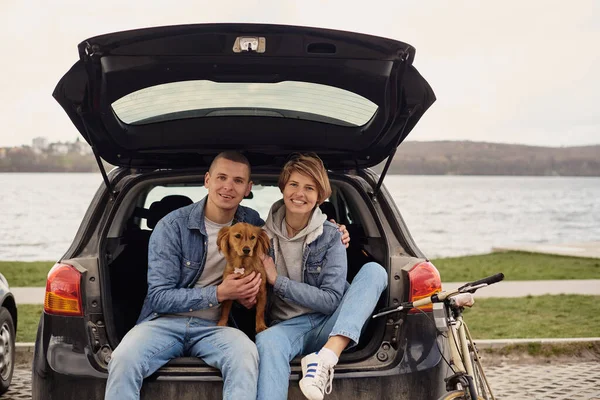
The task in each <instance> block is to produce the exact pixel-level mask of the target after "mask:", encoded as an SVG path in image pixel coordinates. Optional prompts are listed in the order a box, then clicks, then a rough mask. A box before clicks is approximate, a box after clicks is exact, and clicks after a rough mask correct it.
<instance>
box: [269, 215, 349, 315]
mask: <svg viewBox="0 0 600 400" xmlns="http://www.w3.org/2000/svg"><path fill="white" fill-rule="evenodd" d="M272 248H273V246H272V245H271V249H272ZM271 256H273V251H271ZM275 264H277V260H275ZM347 272H348V261H347V258H346V247H345V246H344V244H343V243H342V239H341V233H340V232H339V231H338V228H337V226H336V225H335V224H333V223H331V222H329V221H325V222H324V223H323V233H322V234H321V235H320V236H319V237H318V238H317V239H315V240H314V241H312V242H311V243H309V244H308V246H306V248H305V250H304V253H303V255H302V277H303V282H297V281H294V280H292V279H290V278H288V277H285V276H281V275H279V276H277V280H276V281H275V285H274V287H273V291H274V293H275V294H277V295H278V296H279V297H281V298H282V299H284V300H289V301H292V302H294V303H297V304H300V305H301V306H304V307H307V308H310V309H311V310H314V311H316V312H320V313H322V314H326V315H330V314H333V312H334V311H335V310H336V309H337V308H338V306H339V305H340V302H341V301H342V297H343V296H344V293H345V292H346V290H347V289H348V286H349V284H348V282H347V281H346V275H347Z"/></svg>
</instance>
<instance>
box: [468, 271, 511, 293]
mask: <svg viewBox="0 0 600 400" xmlns="http://www.w3.org/2000/svg"><path fill="white" fill-rule="evenodd" d="M503 279H504V274H503V273H502V272H500V273H498V274H495V275H491V276H488V277H487V278H483V279H479V280H477V281H474V282H470V283H466V284H464V285H462V286H461V287H459V288H458V290H461V289H464V288H466V287H473V286H477V285H483V284H485V285H491V284H493V283H497V282H500V281H501V280H503Z"/></svg>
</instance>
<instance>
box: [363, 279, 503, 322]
mask: <svg viewBox="0 0 600 400" xmlns="http://www.w3.org/2000/svg"><path fill="white" fill-rule="evenodd" d="M503 279H504V274H503V273H502V272H500V273H498V274H495V275H491V276H488V277H486V278H483V279H479V280H477V281H474V282H470V283H466V284H464V285H462V286H461V287H459V288H458V289H454V290H450V291H444V292H439V293H436V294H434V295H432V296H431V297H425V298H423V299H420V300H416V301H414V302H406V303H401V304H400V305H399V306H392V307H386V308H384V309H381V310H379V313H377V314H375V315H373V316H372V317H371V318H377V317H381V316H384V315H387V314H391V313H393V312H398V311H402V310H408V309H411V308H415V307H421V306H424V305H427V304H431V303H440V302H443V301H444V300H445V299H447V298H449V297H452V296H455V295H457V294H459V293H474V292H475V291H476V290H477V289H480V288H481V287H483V286H487V285H492V284H494V283H497V282H500V281H501V280H503ZM465 289H466V290H465Z"/></svg>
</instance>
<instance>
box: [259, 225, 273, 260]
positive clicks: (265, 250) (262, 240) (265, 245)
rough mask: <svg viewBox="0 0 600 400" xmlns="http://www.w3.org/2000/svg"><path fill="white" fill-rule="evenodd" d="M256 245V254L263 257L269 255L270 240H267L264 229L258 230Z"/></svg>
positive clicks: (267, 236)
mask: <svg viewBox="0 0 600 400" xmlns="http://www.w3.org/2000/svg"><path fill="white" fill-rule="evenodd" d="M256 245H257V247H258V252H259V253H262V254H264V255H269V247H271V240H270V239H269V235H267V232H266V231H265V230H264V229H261V230H260V233H259V234H258V240H257V241H256Z"/></svg>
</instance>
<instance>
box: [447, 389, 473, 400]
mask: <svg viewBox="0 0 600 400" xmlns="http://www.w3.org/2000/svg"><path fill="white" fill-rule="evenodd" d="M438 400H470V399H469V397H468V395H467V394H465V391H464V390H453V391H451V392H448V393H446V394H445V395H443V396H442V397H440V398H439V399H438ZM477 400H483V397H480V396H477Z"/></svg>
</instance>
